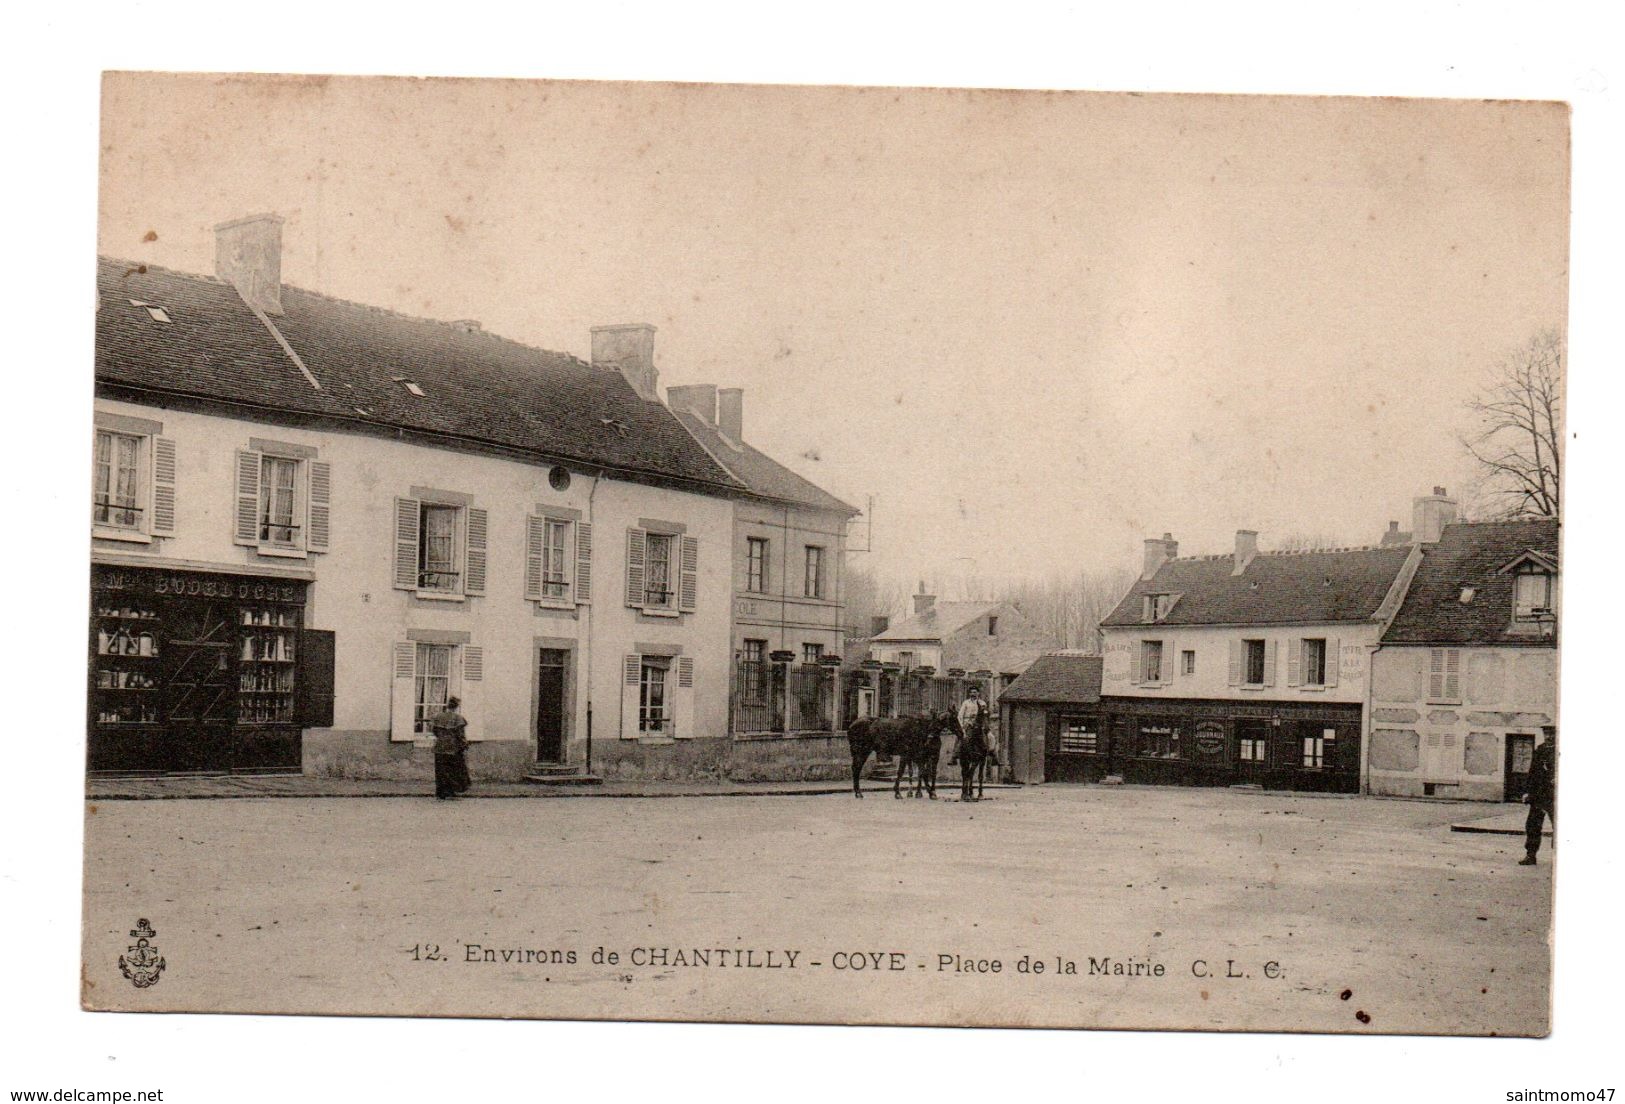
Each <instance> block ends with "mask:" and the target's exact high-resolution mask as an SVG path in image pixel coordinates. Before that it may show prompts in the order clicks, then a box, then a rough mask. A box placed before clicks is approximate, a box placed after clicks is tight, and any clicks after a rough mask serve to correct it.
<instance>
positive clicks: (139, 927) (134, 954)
mask: <svg viewBox="0 0 1625 1104" xmlns="http://www.w3.org/2000/svg"><path fill="white" fill-rule="evenodd" d="M157 935H158V933H157V932H156V931H154V930H153V927H152V925H151V924H150V923H149V922H148V921H147V920H146V918H145V917H143V918H142V919H140V920H137V921H136V922H135V927H133V928H131V929H130V938H131V939H134V940H135V942H134V943H132V944H131V945H130V947H129V948H128V953H126V954H121V955H119V956H118V968H119V972H121V973H122V974H123V975H124V976H125V977H127V978H129V979H130V982H131V984H133V985H134V986H135V987H136V988H137V989H146V988H148V987H149V986H153V985H157V984H158V975H160V974H162V973H163V972H164V965H165V963H164V956H163V955H161V954H159V953H158V948H157V947H154V946H153V945H152V940H153V939H154V938H156V937H157Z"/></svg>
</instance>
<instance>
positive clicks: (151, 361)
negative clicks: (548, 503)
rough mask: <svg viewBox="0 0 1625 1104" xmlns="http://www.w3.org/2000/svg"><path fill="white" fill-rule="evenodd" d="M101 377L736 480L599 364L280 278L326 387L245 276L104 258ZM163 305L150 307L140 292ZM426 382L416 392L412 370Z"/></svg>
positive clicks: (725, 484) (655, 474)
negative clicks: (228, 279) (157, 311)
mask: <svg viewBox="0 0 1625 1104" xmlns="http://www.w3.org/2000/svg"><path fill="white" fill-rule="evenodd" d="M97 292H98V299H97V312H96V380H97V383H98V384H103V385H112V386H125V387H133V388H140V389H143V390H146V391H153V392H163V393H168V394H172V395H184V396H189V397H195V398H201V399H206V400H216V401H225V402H233V403H242V404H246V405H249V406H253V407H258V408H262V409H264V410H268V411H271V412H281V413H289V414H295V415H315V416H320V417H325V418H342V419H345V420H348V421H350V422H352V423H355V422H361V423H370V424H372V425H382V426H386V427H390V428H392V429H404V430H410V431H417V432H421V433H427V434H433V435H437V436H442V437H450V438H457V439H461V440H463V441H469V442H477V443H481V444H488V445H495V446H499V447H502V448H508V449H518V450H522V451H524V452H529V453H534V454H536V455H537V456H538V458H540V459H545V460H559V461H570V460H575V461H579V462H581V463H582V464H584V465H586V466H590V467H598V468H607V469H611V470H614V471H618V472H624V473H639V474H641V475H643V476H646V477H651V478H654V479H668V480H678V481H682V482H684V483H700V484H710V485H713V486H715V487H717V488H719V489H726V490H729V491H737V490H738V489H739V488H740V486H741V485H740V483H739V481H738V480H737V479H735V478H734V477H733V476H732V475H731V474H730V473H728V472H727V471H726V470H724V469H723V468H721V467H720V466H719V465H718V464H717V462H716V461H715V460H713V459H712V458H711V457H710V455H708V454H707V453H706V451H705V450H704V449H703V448H701V447H700V445H699V444H698V443H697V442H696V441H695V440H694V438H693V437H691V436H690V435H689V434H688V433H687V432H685V431H684V429H683V427H682V426H681V425H680V424H679V423H678V421H677V419H676V418H674V417H673V416H672V414H671V411H669V410H667V409H666V407H665V406H664V405H663V404H661V403H658V402H646V401H644V400H643V399H641V398H639V397H638V395H637V393H636V392H634V391H633V390H632V387H631V385H630V384H628V383H627V382H626V380H625V379H624V378H623V377H622V376H621V374H620V373H619V372H615V371H608V370H603V369H595V368H593V367H592V366H590V365H588V364H586V363H584V362H583V361H581V360H579V359H577V358H576V357H573V356H570V355H568V354H565V353H553V352H546V351H544V350H541V349H534V348H531V347H529V346H526V345H521V344H519V343H518V342H515V341H509V340H507V339H506V338H501V337H497V336H495V335H492V334H488V333H486V332H484V331H482V330H478V329H471V328H467V327H463V326H459V325H457V324H453V323H447V322H436V321H431V320H428V319H423V318H412V317H409V316H407V315H401V314H396V313H394V312H391V311H387V310H383V309H381V308H376V307H367V306H362V305H359V304H356V303H348V302H344V301H342V300H338V299H332V298H329V297H327V296H325V295H319V294H316V293H314V292H309V291H301V290H299V289H297V288H290V287H284V288H283V290H282V306H283V309H284V312H285V313H284V314H282V315H281V316H279V317H276V318H275V319H273V321H274V323H275V325H276V327H277V329H278V330H279V331H281V333H282V334H283V336H284V337H285V338H286V340H287V342H288V344H289V346H290V347H292V349H293V350H294V351H295V352H296V353H297V354H298V355H299V357H300V359H301V360H303V362H304V363H305V365H306V366H307V367H308V368H309V369H310V372H311V374H312V375H314V376H315V377H316V379H317V380H318V381H320V383H321V385H322V389H321V390H319V391H318V390H316V389H315V388H313V387H312V386H311V385H310V383H309V382H308V381H307V380H306V379H305V378H304V376H303V375H302V374H301V373H300V371H299V369H298V367H297V366H296V365H295V364H294V362H293V360H292V359H291V358H290V357H289V356H288V354H287V353H286V352H284V351H283V349H282V348H281V346H280V345H279V344H278V342H277V341H276V339H275V338H274V337H273V336H272V335H271V333H270V332H269V331H268V330H267V329H266V328H265V326H264V325H263V324H262V323H261V322H260V321H259V319H258V318H256V317H255V316H254V314H253V312H251V311H250V310H249V308H248V306H247V305H246V304H245V303H244V302H243V300H242V298H241V297H240V296H239V295H238V294H237V291H236V289H235V288H233V287H232V286H231V285H230V284H227V283H225V282H223V281H220V280H216V279H213V278H211V277H207V276H195V275H189V274H185V273H178V272H172V271H169V270H166V269H161V268H157V267H154V266H150V265H148V266H141V265H132V264H127V263H124V262H120V261H113V260H108V259H106V258H102V259H101V261H100V264H99V266H98V272H97ZM132 299H133V300H137V301H139V302H141V303H146V304H150V305H151V306H153V307H157V308H161V309H162V311H163V312H164V314H166V315H167V316H168V319H169V321H168V322H161V321H158V320H156V319H154V318H153V317H152V316H151V314H150V313H149V312H148V311H147V310H146V309H145V308H143V307H135V306H131V305H130V300H132ZM392 377H403V378H404V379H409V380H411V381H413V382H414V383H415V384H417V386H418V387H419V388H420V389H421V390H422V391H423V392H424V394H423V396H422V397H418V396H416V395H414V394H412V393H411V392H410V391H408V389H407V388H406V386H405V385H404V384H403V383H402V382H397V380H396V379H394V378H392Z"/></svg>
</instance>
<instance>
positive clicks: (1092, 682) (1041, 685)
mask: <svg viewBox="0 0 1625 1104" xmlns="http://www.w3.org/2000/svg"><path fill="white" fill-rule="evenodd" d="M1101 663H1102V659H1101V657H1100V655H1098V654H1087V653H1082V652H1051V653H1049V654H1048V655H1041V656H1039V657H1038V658H1037V659H1035V660H1034V661H1033V662H1032V665H1031V666H1029V667H1028V668H1027V670H1026V671H1024V672H1022V674H1021V676H1020V677H1019V678H1017V679H1016V680H1015V681H1014V682H1012V683H1011V684H1010V685H1009V686H1006V687H1005V688H1004V693H1003V694H1002V695H1000V697H999V707H1000V710H1001V712H1002V714H1003V718H1002V719H1003V723H1004V730H1005V731H1006V732H1008V733H1009V734H1010V739H1009V762H1008V764H1007V765H1008V767H1009V769H1010V776H1011V777H1012V778H1013V779H1014V780H1015V781H1017V782H1026V783H1029V784H1031V783H1038V782H1096V781H1099V780H1100V778H1101V777H1102V776H1103V775H1104V774H1105V771H1104V769H1103V766H1102V764H1103V760H1102V758H1101V756H1100V751H1101V749H1102V743H1101V740H1102V737H1101V729H1100V671H1101Z"/></svg>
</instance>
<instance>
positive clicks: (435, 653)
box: [389, 630, 485, 743]
mask: <svg viewBox="0 0 1625 1104" xmlns="http://www.w3.org/2000/svg"><path fill="white" fill-rule="evenodd" d="M409 636H410V637H413V638H416V639H406V640H399V641H397V642H396V643H395V644H394V645H393V650H392V651H393V654H392V656H391V666H392V670H391V674H392V676H393V678H392V682H393V686H392V690H391V695H390V722H389V738H390V739H391V740H392V741H397V742H407V741H415V742H419V743H422V742H424V741H426V740H428V739H430V738H432V736H433V730H432V727H431V725H430V723H429V722H430V720H431V719H432V718H433V717H434V715H435V714H436V713H438V712H440V711H441V710H442V709H444V708H446V704H447V703H448V702H449V701H450V700H451V699H452V698H458V699H460V704H459V711H460V712H461V713H462V715H463V719H464V720H465V721H467V722H468V727H467V728H466V729H464V731H463V735H465V736H466V737H468V739H470V740H479V739H481V738H482V737H483V727H484V726H483V724H482V721H483V716H482V710H481V693H480V691H481V687H482V685H483V683H484V680H485V649H484V648H483V647H481V646H480V645H477V644H473V643H470V642H469V641H468V634H467V633H461V632H446V631H435V630H414V631H413V632H411V633H409ZM425 637H426V638H427V639H423V638H425Z"/></svg>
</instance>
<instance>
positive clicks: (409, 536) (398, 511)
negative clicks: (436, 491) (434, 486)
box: [393, 498, 423, 590]
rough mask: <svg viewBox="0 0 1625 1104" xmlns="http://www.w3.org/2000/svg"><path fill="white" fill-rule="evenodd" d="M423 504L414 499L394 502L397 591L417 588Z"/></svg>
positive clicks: (400, 499)
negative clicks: (419, 532)
mask: <svg viewBox="0 0 1625 1104" xmlns="http://www.w3.org/2000/svg"><path fill="white" fill-rule="evenodd" d="M422 515H423V504H422V503H421V502H419V501H418V500H417V499H415V498H397V499H396V500H395V582H394V584H393V585H394V586H395V587H396V588H397V589H399V590H416V589H417V588H418V525H419V524H420V523H421V520H422Z"/></svg>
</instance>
